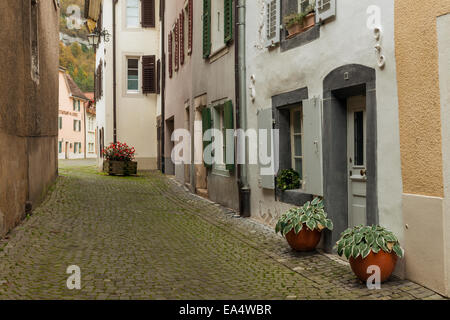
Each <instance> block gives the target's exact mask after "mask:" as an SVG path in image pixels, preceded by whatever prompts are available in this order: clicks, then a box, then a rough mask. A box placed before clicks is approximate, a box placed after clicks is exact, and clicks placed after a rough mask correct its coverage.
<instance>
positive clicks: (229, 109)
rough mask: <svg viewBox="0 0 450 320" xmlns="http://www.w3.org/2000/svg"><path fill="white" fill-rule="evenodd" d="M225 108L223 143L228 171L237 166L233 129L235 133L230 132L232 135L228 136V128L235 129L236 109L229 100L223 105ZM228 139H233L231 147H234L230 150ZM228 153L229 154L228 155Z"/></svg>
mask: <svg viewBox="0 0 450 320" xmlns="http://www.w3.org/2000/svg"><path fill="white" fill-rule="evenodd" d="M223 108H224V110H223V115H224V119H223V124H224V127H225V128H224V129H225V137H224V139H223V140H224V141H223V143H224V144H225V155H224V156H225V159H226V160H225V163H226V168H227V170H228V171H234V168H235V161H234V131H233V135H231V134H230V136H229V137H228V134H229V133H228V131H227V130H233V129H234V109H233V102H231V100H230V101H227V102H225V105H224V106H223ZM228 139H231V143H230V145H229V146H230V147H231V146H233V147H232V150H228V149H227V147H228V144H227V141H228ZM228 153H229V155H228ZM227 155H228V156H227Z"/></svg>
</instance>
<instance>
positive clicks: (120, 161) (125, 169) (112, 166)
mask: <svg viewBox="0 0 450 320" xmlns="http://www.w3.org/2000/svg"><path fill="white" fill-rule="evenodd" d="M135 152H136V150H135V149H134V147H129V146H128V145H127V144H126V143H121V142H117V143H111V144H110V145H109V146H108V147H106V148H105V149H104V150H103V152H102V154H103V156H104V157H105V161H104V162H103V171H104V172H106V173H108V174H109V175H122V176H129V175H135V174H137V162H135V161H133V160H134V154H135Z"/></svg>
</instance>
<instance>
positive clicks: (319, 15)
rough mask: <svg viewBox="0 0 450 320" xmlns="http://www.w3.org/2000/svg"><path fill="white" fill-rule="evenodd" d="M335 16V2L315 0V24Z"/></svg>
mask: <svg viewBox="0 0 450 320" xmlns="http://www.w3.org/2000/svg"><path fill="white" fill-rule="evenodd" d="M334 16H336V0H316V22H317V23H319V22H321V21H325V20H327V19H330V18H332V17H334Z"/></svg>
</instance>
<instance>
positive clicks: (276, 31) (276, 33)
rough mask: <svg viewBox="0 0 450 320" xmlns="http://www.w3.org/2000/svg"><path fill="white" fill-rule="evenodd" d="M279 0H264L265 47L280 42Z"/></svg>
mask: <svg viewBox="0 0 450 320" xmlns="http://www.w3.org/2000/svg"><path fill="white" fill-rule="evenodd" d="M280 1H281V0H266V22H265V25H266V47H272V46H274V45H276V44H277V43H278V42H280V25H281V13H280V8H281V6H280Z"/></svg>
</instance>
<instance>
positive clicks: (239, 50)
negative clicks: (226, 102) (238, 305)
mask: <svg viewBox="0 0 450 320" xmlns="http://www.w3.org/2000/svg"><path fill="white" fill-rule="evenodd" d="M235 15H236V17H237V19H236V21H237V22H236V27H235V30H236V38H237V39H236V40H237V41H236V44H235V46H236V48H235V50H236V52H235V53H236V70H235V71H236V114H237V115H238V118H239V119H238V121H237V128H238V129H242V130H243V131H244V132H246V131H247V83H246V79H247V74H246V64H245V0H238V1H237V5H236V8H235ZM247 154H248V146H247V143H246V142H245V155H247ZM246 158H247V157H245V159H246ZM238 176H239V181H238V185H239V212H240V215H241V216H242V217H250V214H251V211H250V186H249V184H248V164H247V159H246V161H245V164H241V165H238Z"/></svg>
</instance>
